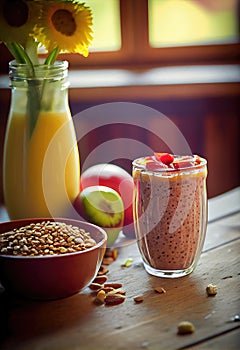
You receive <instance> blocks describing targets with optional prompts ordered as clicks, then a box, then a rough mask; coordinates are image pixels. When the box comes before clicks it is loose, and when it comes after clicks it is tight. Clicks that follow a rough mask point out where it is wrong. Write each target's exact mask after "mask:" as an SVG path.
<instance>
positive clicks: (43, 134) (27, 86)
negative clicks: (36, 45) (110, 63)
mask: <svg viewBox="0 0 240 350" xmlns="http://www.w3.org/2000/svg"><path fill="white" fill-rule="evenodd" d="M9 67H10V70H9V76H10V81H11V88H12V99H11V106H10V112H9V118H8V124H7V130H6V136H5V144H4V165H3V168H4V171H3V187H4V200H5V205H6V208H7V211H8V215H9V218H10V219H12V220H13V219H20V218H27V217H28V218H31V217H45V218H46V217H63V216H65V215H66V213H67V212H68V211H69V208H71V206H72V202H73V201H74V199H75V198H76V196H77V194H78V192H79V181H80V159H79V152H78V146H77V140H76V134H75V129H74V124H73V119H72V116H71V112H70V109H69V104H68V63H67V62H66V61H59V62H56V63H55V64H54V65H51V66H49V65H44V64H41V65H37V66H34V67H33V70H31V68H29V67H28V66H27V65H25V64H17V63H16V62H15V61H12V62H10V66H9Z"/></svg>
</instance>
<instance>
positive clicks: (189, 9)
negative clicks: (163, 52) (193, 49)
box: [148, 0, 238, 47]
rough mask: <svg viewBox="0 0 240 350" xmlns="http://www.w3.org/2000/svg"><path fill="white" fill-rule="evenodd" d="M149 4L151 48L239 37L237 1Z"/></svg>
mask: <svg viewBox="0 0 240 350" xmlns="http://www.w3.org/2000/svg"><path fill="white" fill-rule="evenodd" d="M148 3H149V42H150V45H151V46H152V47H165V46H182V45H203V44H205V45H209V44H223V43H233V42H237V40H238V21H237V1H236V0H219V1H216V0H208V1H206V0H192V1H189V0H149V1H148Z"/></svg>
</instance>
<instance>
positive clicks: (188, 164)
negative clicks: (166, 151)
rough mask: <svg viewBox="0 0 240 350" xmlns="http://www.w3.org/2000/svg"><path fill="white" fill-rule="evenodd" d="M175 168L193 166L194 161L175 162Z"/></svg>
mask: <svg viewBox="0 0 240 350" xmlns="http://www.w3.org/2000/svg"><path fill="white" fill-rule="evenodd" d="M173 166H174V168H175V169H183V168H190V167H192V166H193V163H192V162H177V163H173Z"/></svg>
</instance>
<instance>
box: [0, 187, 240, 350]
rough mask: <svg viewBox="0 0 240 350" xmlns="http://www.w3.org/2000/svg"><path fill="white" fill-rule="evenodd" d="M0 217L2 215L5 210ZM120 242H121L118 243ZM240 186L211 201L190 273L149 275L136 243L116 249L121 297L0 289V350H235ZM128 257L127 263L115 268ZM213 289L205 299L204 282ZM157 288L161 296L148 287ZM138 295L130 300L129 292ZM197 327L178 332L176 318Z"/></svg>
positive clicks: (114, 274) (114, 272)
mask: <svg viewBox="0 0 240 350" xmlns="http://www.w3.org/2000/svg"><path fill="white" fill-rule="evenodd" d="M0 218H1V220H2V221H3V220H6V218H7V215H6V212H5V209H4V207H0ZM123 241H124V240H123ZM239 252H240V188H237V189H235V190H232V191H230V192H227V193H226V194H223V195H221V196H218V197H216V198H213V199H210V200H209V223H208V228H207V235H206V241H205V245H204V250H203V253H202V255H201V258H200V261H199V264H198V266H197V268H196V269H195V271H194V272H193V273H192V274H191V275H188V276H186V277H182V278H178V279H165V278H164V279H163V278H157V277H153V276H150V275H149V274H147V272H146V271H145V269H144V268H143V265H142V262H141V258H140V254H139V251H138V248H137V245H136V242H134V241H126V240H125V244H124V246H123V247H122V248H119V249H118V253H119V254H118V258H117V259H116V260H115V261H114V262H113V263H112V264H111V265H109V266H108V269H109V272H108V274H107V276H108V282H120V283H122V285H123V287H122V288H123V289H124V290H125V291H126V299H125V301H124V302H123V303H122V304H120V305H117V306H111V307H110V306H105V305H101V306H97V305H96V304H94V302H93V300H94V298H95V297H94V295H93V292H92V291H91V290H90V289H89V288H86V289H85V290H84V291H82V292H80V293H78V294H75V295H74V296H72V297H69V298H65V299H61V300H56V301H48V302H37V301H27V300H22V299H18V298H13V297H10V296H8V295H7V293H5V292H4V291H3V289H0V349H8V350H9V349H14V350H15V349H17V350H23V349H24V350H78V349H84V350H85V349H90V350H95V349H96V350H103V349H104V350H105V349H119V350H120V349H121V350H123V349H129V350H134V349H149V350H157V349H189V348H191V349H196V350H198V349H239V348H240V322H239V318H238V317H237V315H240V302H239V300H240V298H239V295H240V293H239V291H240V289H239V287H240V268H239ZM128 258H132V259H133V263H132V265H131V266H129V267H128V268H126V267H125V268H123V267H122V266H121V265H122V264H124V263H125V261H126V260H127V259H128ZM210 283H212V284H215V285H217V288H218V293H217V295H215V296H212V297H209V296H207V294H206V287H207V285H208V284H210ZM155 287H162V288H164V289H165V291H166V293H162V294H159V293H157V292H156V291H155V290H154V288H155ZM139 295H141V296H143V298H144V299H143V302H141V303H136V302H135V301H134V297H135V296H139ZM186 320H187V321H190V322H192V323H193V324H194V326H195V332H194V333H192V334H187V335H179V334H178V332H177V326H178V323H179V322H181V321H186Z"/></svg>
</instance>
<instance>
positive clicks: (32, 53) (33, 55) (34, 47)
mask: <svg viewBox="0 0 240 350" xmlns="http://www.w3.org/2000/svg"><path fill="white" fill-rule="evenodd" d="M25 51H26V53H27V54H28V56H29V58H30V59H31V62H32V63H33V64H39V59H38V43H37V42H36V41H34V39H28V40H27V42H26V45H25Z"/></svg>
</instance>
